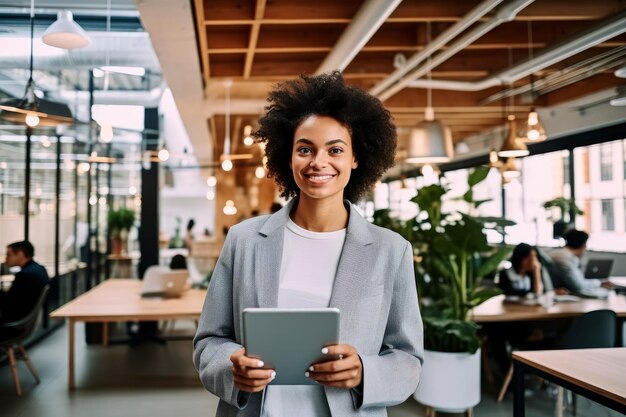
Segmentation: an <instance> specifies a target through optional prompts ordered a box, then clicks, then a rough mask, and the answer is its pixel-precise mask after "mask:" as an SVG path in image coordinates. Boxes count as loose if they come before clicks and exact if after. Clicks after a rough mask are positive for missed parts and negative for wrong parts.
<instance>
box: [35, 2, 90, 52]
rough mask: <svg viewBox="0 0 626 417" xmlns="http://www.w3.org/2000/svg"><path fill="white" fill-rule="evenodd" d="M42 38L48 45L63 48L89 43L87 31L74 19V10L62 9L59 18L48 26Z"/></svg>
mask: <svg viewBox="0 0 626 417" xmlns="http://www.w3.org/2000/svg"><path fill="white" fill-rule="evenodd" d="M41 40H42V41H43V43H45V44H46V45H50V46H56V47H57V48H63V49H78V48H84V47H85V46H87V45H89V43H90V42H91V40H90V39H89V36H87V33H86V32H85V31H84V30H83V28H81V27H80V26H79V25H78V23H76V22H75V21H74V18H73V15H72V12H70V11H69V10H61V11H60V12H59V13H58V14H57V20H56V21H55V22H54V23H52V24H51V25H50V26H48V29H46V31H45V32H44V34H43V36H42V37H41Z"/></svg>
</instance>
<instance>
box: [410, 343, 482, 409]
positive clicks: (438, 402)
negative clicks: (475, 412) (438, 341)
mask: <svg viewBox="0 0 626 417" xmlns="http://www.w3.org/2000/svg"><path fill="white" fill-rule="evenodd" d="M413 398H415V400H416V401H418V402H420V403H421V404H424V405H426V406H428V407H432V408H434V409H435V410H438V411H443V412H448V413H460V412H463V411H465V410H467V409H468V408H472V407H474V406H476V405H477V404H478V403H479V402H480V349H478V350H477V351H476V353H474V354H473V355H471V354H469V353H447V352H435V351H431V350H426V351H424V367H423V368H422V376H421V378H420V384H419V386H418V387H417V391H415V393H414V394H413Z"/></svg>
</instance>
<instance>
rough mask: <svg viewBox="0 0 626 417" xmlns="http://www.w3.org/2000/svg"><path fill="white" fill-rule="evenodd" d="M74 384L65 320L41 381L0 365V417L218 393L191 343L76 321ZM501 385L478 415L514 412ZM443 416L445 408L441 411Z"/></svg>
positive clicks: (143, 407) (537, 404) (161, 409)
mask: <svg viewBox="0 0 626 417" xmlns="http://www.w3.org/2000/svg"><path fill="white" fill-rule="evenodd" d="M191 326H192V323H191V322H189V323H185V322H184V321H179V322H177V324H176V328H177V331H178V332H183V333H184V332H186V333H190V332H191V331H192V330H191ZM77 341H78V343H77V344H76V382H77V389H76V390H75V391H73V392H68V390H67V327H66V326H63V327H62V328H61V329H59V330H57V331H56V332H55V333H53V334H52V335H51V336H50V337H48V338H47V339H46V340H45V341H43V342H41V343H39V344H38V345H36V346H34V347H33V348H31V349H30V352H29V353H30V355H31V357H32V359H33V362H34V363H35V366H36V367H37V369H38V371H39V373H40V376H41V379H42V382H41V384H39V385H35V384H34V381H33V379H32V377H31V376H30V374H29V373H28V371H27V370H26V368H25V366H24V365H23V364H22V363H20V364H19V365H18V366H19V374H20V379H21V381H22V389H23V391H24V392H23V395H22V397H17V396H16V395H15V391H14V387H13V382H12V379H11V372H10V369H9V367H8V366H7V365H5V366H2V367H0V416H1V417H56V416H63V417H66V416H67V417H74V416H75V417H104V416H128V417H134V416H137V417H139V416H143V417H147V416H149V417H161V416H162V417H166V416H167V417H170V416H180V417H183V416H213V415H214V414H215V408H216V406H217V398H216V397H215V396H213V395H212V394H210V393H208V392H206V391H205V390H204V389H203V388H202V387H201V385H200V383H199V381H198V378H197V374H196V371H195V369H194V367H193V364H192V362H191V354H192V348H191V342H190V341H176V342H168V343H167V344H166V345H164V346H163V345H159V344H154V343H146V344H142V345H139V346H133V347H130V346H128V345H112V346H110V347H109V348H102V347H100V346H93V345H86V344H85V343H84V342H83V341H84V336H83V325H78V326H77ZM497 389H498V387H496V386H483V398H482V401H481V403H480V404H479V405H478V407H476V409H475V410H474V414H475V415H476V416H479V417H487V416H510V415H512V404H511V403H512V399H511V395H508V396H507V399H506V400H505V401H504V402H502V403H497V402H496V401H495V400H494V397H495V392H496V391H497ZM532 394H533V395H532V397H531V398H528V399H527V415H528V416H532V417H534V416H545V417H551V416H552V415H553V401H552V400H551V399H550V398H549V396H548V394H547V391H546V390H545V389H544V390H541V391H537V392H534V393H532ZM422 415H424V411H423V408H422V407H421V406H420V405H419V404H417V403H416V402H415V401H414V400H413V399H412V398H410V399H408V400H407V401H406V402H405V403H404V404H401V405H399V406H396V407H392V408H390V409H389V416H390V417H409V416H411V417H415V416H422ZM439 415H445V413H440V414H439ZM577 415H578V416H593V417H596V416H617V415H619V414H617V413H615V412H612V411H611V410H608V409H606V408H604V407H601V406H599V405H597V404H595V403H592V402H590V401H588V400H586V399H584V398H579V401H578V414H577Z"/></svg>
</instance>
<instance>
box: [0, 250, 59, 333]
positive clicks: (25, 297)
mask: <svg viewBox="0 0 626 417" xmlns="http://www.w3.org/2000/svg"><path fill="white" fill-rule="evenodd" d="M6 250H7V252H6V264H7V266H9V267H14V266H19V267H20V268H22V269H21V270H20V272H18V273H16V274H15V279H14V280H13V283H12V284H11V288H10V289H9V291H7V292H0V322H3V323H8V322H11V321H15V320H19V319H21V318H23V317H25V316H27V315H28V313H30V311H31V310H32V308H33V307H34V306H35V304H36V303H37V299H38V298H39V295H40V294H41V291H42V290H43V288H44V287H45V286H46V285H47V284H48V282H49V278H48V272H47V271H46V268H44V267H43V266H41V265H39V264H38V263H37V262H35V261H34V260H33V256H34V255H35V248H33V245H32V244H31V243H30V242H28V241H26V240H24V241H21V242H14V243H11V244H10V245H8V246H7V249H6Z"/></svg>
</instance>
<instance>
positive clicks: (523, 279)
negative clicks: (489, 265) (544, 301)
mask: <svg viewBox="0 0 626 417" xmlns="http://www.w3.org/2000/svg"><path fill="white" fill-rule="evenodd" d="M498 285H499V287H500V288H501V289H502V292H503V293H504V294H505V295H522V296H524V295H526V294H529V293H533V294H535V295H541V294H543V291H544V285H543V280H542V274H541V263H540V262H539V259H537V250H536V249H535V248H533V247H532V246H530V245H528V244H526V243H520V244H519V245H517V246H516V247H515V249H513V254H512V255H511V268H509V269H503V270H502V271H501V272H500V282H499V283H498Z"/></svg>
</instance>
